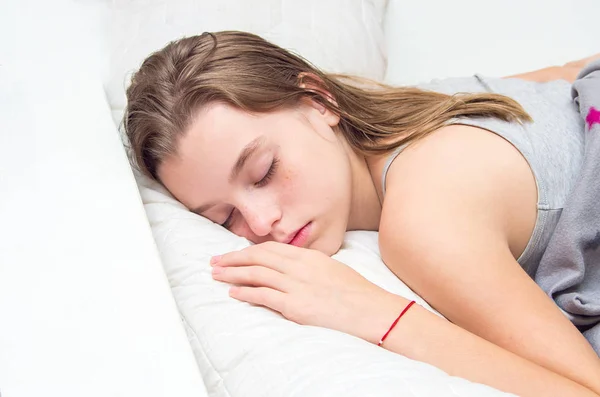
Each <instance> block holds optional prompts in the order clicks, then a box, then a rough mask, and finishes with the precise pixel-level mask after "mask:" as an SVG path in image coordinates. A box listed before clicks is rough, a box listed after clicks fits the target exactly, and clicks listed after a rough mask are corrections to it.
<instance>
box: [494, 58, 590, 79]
mask: <svg viewBox="0 0 600 397" xmlns="http://www.w3.org/2000/svg"><path fill="white" fill-rule="evenodd" d="M596 59H600V54H595V55H592V56H589V57H587V58H582V59H579V60H577V61H572V62H568V63H565V64H564V65H562V66H550V67H547V68H544V69H539V70H534V71H532V72H527V73H519V74H515V75H512V76H506V78H515V79H523V80H530V81H536V82H538V83H545V82H548V81H553V80H566V81H568V82H569V83H572V82H574V81H575V80H576V79H577V75H579V72H580V71H581V69H583V68H584V67H585V65H587V64H588V63H590V62H592V61H594V60H596Z"/></svg>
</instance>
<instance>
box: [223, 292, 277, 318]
mask: <svg viewBox="0 0 600 397" xmlns="http://www.w3.org/2000/svg"><path fill="white" fill-rule="evenodd" d="M229 296H231V297H232V298H235V299H237V300H241V301H244V302H248V303H253V304H255V305H261V306H266V307H268V308H271V309H273V310H275V311H277V312H279V313H283V312H284V310H285V299H286V297H287V294H285V293H283V292H281V291H276V290H274V289H271V288H266V287H231V288H230V289H229Z"/></svg>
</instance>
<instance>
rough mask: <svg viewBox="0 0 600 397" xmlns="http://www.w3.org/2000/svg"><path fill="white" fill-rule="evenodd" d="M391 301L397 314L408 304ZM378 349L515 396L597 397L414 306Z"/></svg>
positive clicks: (569, 381)
mask: <svg viewBox="0 0 600 397" xmlns="http://www.w3.org/2000/svg"><path fill="white" fill-rule="evenodd" d="M395 300H396V304H395V306H396V308H397V310H398V309H401V308H402V307H404V306H405V305H406V304H407V303H408V301H407V300H406V299H404V298H400V297H397V299H395ZM391 306H392V305H390V306H388V309H386V310H387V311H388V312H387V313H385V314H384V315H385V316H387V317H389V316H390V314H391V311H389V307H391ZM397 310H396V311H397ZM382 314H383V313H382ZM396 315H397V314H396ZM391 320H393V318H392V319H391ZM391 320H390V321H391ZM383 347H384V348H386V349H387V350H390V351H393V352H396V353H399V354H402V355H404V356H406V357H408V358H411V359H415V360H418V361H423V362H427V363H429V364H432V365H434V366H436V367H438V368H440V369H442V370H443V371H445V372H447V373H448V374H450V375H453V376H459V377H462V378H465V379H468V380H471V381H473V382H477V383H483V384H486V385H489V386H492V387H495V388H497V389H499V390H502V391H506V392H510V393H515V394H517V395H520V396H525V397H526V396H532V397H534V396H535V397H537V396H581V397H584V396H586V397H587V396H589V397H598V394H596V393H594V392H592V391H591V390H589V389H588V388H586V387H584V386H581V385H579V384H577V383H576V382H574V381H572V380H570V379H567V378H565V377H563V376H560V375H558V374H556V373H554V372H552V371H549V370H547V369H545V368H543V367H541V366H539V365H537V364H535V363H532V362H530V361H528V360H526V359H524V358H522V357H520V356H518V355H515V354H513V353H511V352H509V351H507V350H505V349H502V348H501V347H499V346H497V345H495V344H493V343H491V342H488V341H487V340H485V339H483V338H480V337H478V336H477V335H474V334H472V333H470V332H468V331H466V330H464V329H462V328H460V327H458V326H456V325H454V324H452V323H451V322H449V321H447V320H445V319H443V318H440V317H438V316H436V315H435V314H433V313H431V312H429V311H428V310H426V309H424V308H422V307H420V306H418V305H414V306H413V307H412V308H411V309H410V310H409V311H408V312H407V313H406V314H405V315H404V316H403V317H402V319H401V320H400V322H399V323H398V324H397V325H396V327H395V328H394V329H393V331H392V332H391V333H390V335H389V336H388V338H387V339H386V340H385V342H384V344H383Z"/></svg>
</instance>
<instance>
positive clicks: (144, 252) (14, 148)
mask: <svg viewBox="0 0 600 397" xmlns="http://www.w3.org/2000/svg"><path fill="white" fill-rule="evenodd" d="M29 44H33V43H29ZM35 44H37V45H49V44H50V43H47V42H45V41H44V40H43V39H42V38H38V40H37V41H36V43H35ZM56 44H57V45H58V44H60V43H56ZM46 50H47V51H49V49H48V48H47V49H46ZM55 61H56V60H55ZM43 66H44V67H43V68H41V65H40V64H37V65H36V64H31V63H17V62H16V60H15V59H8V60H5V62H4V63H3V64H2V65H1V67H0V69H1V71H0V224H1V227H0V394H1V395H2V396H6V397H37V396H60V397H82V396H85V397H107V396H111V397H117V396H123V397H125V396H127V397H129V396H144V397H165V396H177V397H192V396H193V397H202V396H206V390H205V388H204V385H203V383H202V379H201V377H200V375H199V373H198V368H197V366H196V363H195V361H194V357H193V354H192V352H191V350H190V346H189V344H188V341H187V338H186V335H185V331H184V329H183V327H182V326H181V321H180V318H179V316H178V312H177V308H176V305H175V302H174V300H173V297H172V295H171V293H170V290H169V287H168V283H167V282H166V280H165V276H164V273H163V271H162V267H161V264H160V259H159V257H158V254H157V252H156V247H155V245H154V244H153V241H152V235H151V233H150V228H149V227H148V222H147V220H146V218H145V214H144V210H143V208H142V205H141V202H140V199H139V195H138V192H137V189H136V185H135V181H134V178H133V175H132V173H131V170H130V168H129V165H128V163H127V159H126V157H125V153H124V151H123V147H122V146H121V143H120V141H119V138H118V135H117V132H116V129H115V128H114V124H113V123H112V119H111V116H110V111H109V108H108V104H107V103H106V100H105V96H104V92H103V90H102V85H101V82H100V80H99V79H98V80H94V79H87V78H85V77H82V76H81V75H77V74H76V73H75V71H69V72H68V73H65V74H60V70H62V69H63V68H62V67H60V65H59V64H56V63H53V62H52V61H49V60H47V61H46V62H44V64H43ZM49 70H52V71H53V73H52V74H49V73H47V72H48V71H49Z"/></svg>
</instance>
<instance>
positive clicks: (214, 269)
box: [212, 266, 223, 274]
mask: <svg viewBox="0 0 600 397" xmlns="http://www.w3.org/2000/svg"><path fill="white" fill-rule="evenodd" d="M222 272H223V268H222V267H221V266H215V267H213V269H212V274H219V273H222Z"/></svg>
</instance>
